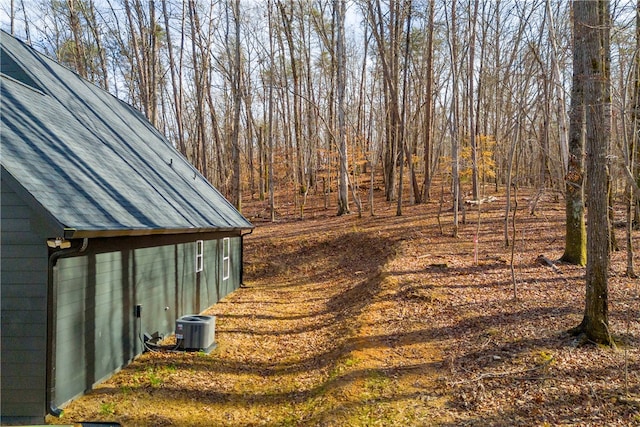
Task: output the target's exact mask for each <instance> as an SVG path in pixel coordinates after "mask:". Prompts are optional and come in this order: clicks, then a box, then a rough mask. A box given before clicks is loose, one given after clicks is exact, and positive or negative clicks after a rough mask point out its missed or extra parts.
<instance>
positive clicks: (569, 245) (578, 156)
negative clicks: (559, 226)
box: [561, 2, 589, 265]
mask: <svg viewBox="0 0 640 427" xmlns="http://www.w3.org/2000/svg"><path fill="white" fill-rule="evenodd" d="M579 3H583V2H575V3H574V26H573V46H574V48H573V78H572V86H571V110H570V113H569V163H568V165H567V175H566V177H565V193H566V196H565V197H566V207H565V214H566V222H565V227H566V228H565V248H564V254H563V255H562V258H561V259H562V261H564V262H568V263H571V264H576V265H586V263H587V229H586V226H585V220H584V166H583V156H584V154H583V152H584V129H585V128H584V126H585V113H586V110H585V104H584V103H585V88H584V84H585V81H584V77H583V76H584V74H585V73H586V71H587V70H585V69H584V67H585V65H586V59H585V55H586V52H585V48H584V47H583V46H584V45H585V43H586V42H587V37H588V34H587V33H588V31H589V28H588V27H586V25H585V24H584V23H582V21H580V22H579V21H578V17H576V16H575V15H576V13H577V12H582V5H579ZM580 19H581V20H582V18H580Z"/></svg>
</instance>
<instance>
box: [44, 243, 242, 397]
mask: <svg viewBox="0 0 640 427" xmlns="http://www.w3.org/2000/svg"><path fill="white" fill-rule="evenodd" d="M222 242H223V240H222V239H213V240H207V241H205V242H204V268H203V271H202V272H199V273H196V272H195V252H196V242H195V239H194V241H191V242H186V243H176V244H171V245H163V246H156V247H143V248H135V247H131V248H129V249H124V250H119V251H109V252H92V247H91V242H90V243H89V247H88V251H87V253H86V254H83V255H82V256H76V257H73V258H65V259H60V260H59V261H58V264H57V266H56V268H55V276H54V277H55V283H56V288H57V295H58V297H57V322H56V339H55V341H56V349H55V351H56V371H55V372H56V376H55V388H56V392H55V403H56V404H57V405H63V404H64V403H66V402H68V401H69V400H70V399H73V398H74V397H76V396H78V395H80V394H82V393H84V392H85V391H86V390H89V389H91V387H92V386H93V385H94V384H96V383H97V382H100V381H101V380H103V379H105V378H107V377H109V376H110V375H111V374H112V373H113V372H115V371H117V370H118V369H120V368H121V367H123V366H125V365H126V364H128V363H129V362H130V361H131V360H132V359H133V358H134V357H135V356H136V355H138V354H140V353H141V352H142V342H141V339H140V337H141V336H142V334H143V333H144V332H147V333H154V332H158V333H160V334H161V335H168V334H172V333H173V332H174V328H175V320H176V319H177V318H178V317H180V316H182V315H185V314H193V313H200V312H202V311H204V310H205V309H206V308H208V307H209V306H211V305H213V304H214V303H216V302H217V301H218V300H219V299H220V298H222V297H224V296H225V295H227V294H228V293H230V292H232V291H233V290H234V289H236V288H237V287H238V286H239V277H240V271H239V268H241V263H240V245H241V243H240V242H241V238H240V237H232V238H231V239H230V243H231V244H230V248H231V258H230V265H231V270H230V277H229V278H228V279H227V280H222V269H221V263H222V245H223V243H222ZM236 270H237V271H236ZM136 304H141V305H142V317H141V319H137V318H136V317H135V306H136ZM79 367H81V369H78V368H79Z"/></svg>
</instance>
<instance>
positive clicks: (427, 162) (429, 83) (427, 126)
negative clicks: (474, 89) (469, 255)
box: [422, 1, 435, 202]
mask: <svg viewBox="0 0 640 427" xmlns="http://www.w3.org/2000/svg"><path fill="white" fill-rule="evenodd" d="M428 25H429V30H428V33H427V75H426V77H425V78H426V85H425V92H426V97H427V103H426V106H425V111H424V115H425V118H424V128H423V132H424V187H423V189H422V193H423V195H424V196H423V200H424V201H425V202H426V201H428V200H429V197H430V192H431V151H432V142H431V137H432V135H433V131H432V130H431V123H432V122H433V98H434V96H433V32H434V26H435V1H430V2H429V22H428Z"/></svg>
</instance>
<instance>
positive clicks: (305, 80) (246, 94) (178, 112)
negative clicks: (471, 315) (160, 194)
mask: <svg viewBox="0 0 640 427" xmlns="http://www.w3.org/2000/svg"><path fill="white" fill-rule="evenodd" d="M8 1H10V3H7V2H8ZM579 3H581V2H577V3H576V4H579ZM637 10H638V4H636V3H635V2H633V1H631V0H629V1H622V2H616V3H615V4H614V5H613V6H612V10H611V17H612V19H611V21H610V25H609V24H607V25H608V26H610V49H611V58H610V65H609V67H610V79H611V92H610V93H611V119H612V123H611V132H610V134H611V145H610V147H609V148H608V157H607V159H608V160H607V162H608V166H609V169H610V171H609V174H610V176H611V202H613V200H615V199H619V198H622V197H624V198H626V199H627V200H629V202H630V200H631V190H630V188H628V184H629V182H628V181H626V179H627V178H628V177H629V176H628V175H632V176H634V177H636V178H635V179H636V180H637V176H638V165H637V163H638V162H637V160H636V158H637V157H638V156H637V154H638V144H637V143H636V139H637V113H636V111H637V109H638V103H639V101H638V98H639V96H638V72H637V70H638V61H639V59H638V55H637V54H636V52H637V50H638V43H639V42H638V25H637V22H636V21H637V19H638V17H637V15H638V14H637ZM3 13H4V14H6V16H5V18H4V19H3V26H5V27H7V30H10V31H11V33H13V34H16V35H18V36H19V37H21V38H23V39H26V40H27V41H29V42H30V43H31V44H32V45H33V46H34V47H36V48H37V49H39V50H42V51H45V52H47V53H49V54H50V55H52V56H54V57H55V58H56V59H57V60H59V61H60V62H62V63H64V64H66V65H68V66H69V67H71V68H73V69H75V70H77V72H78V73H79V74H80V75H81V76H83V77H86V78H88V79H89V80H91V81H93V82H95V84H97V85H99V86H101V87H103V88H105V89H107V90H109V91H111V92H112V93H113V94H114V95H115V96H117V97H119V98H122V99H124V100H126V101H127V102H129V103H131V104H132V105H134V106H135V107H137V108H139V109H140V110H141V111H142V112H143V113H144V114H145V115H146V116H147V117H148V118H149V120H150V121H151V123H153V124H154V125H156V126H157V127H158V128H159V129H161V130H162V131H163V132H164V133H165V134H166V135H168V137H169V138H170V139H171V141H173V143H174V144H175V145H176V147H178V148H179V149H180V151H181V152H182V153H183V154H184V155H185V156H187V157H188V158H189V159H190V160H191V162H192V163H193V164H194V165H195V166H196V167H197V168H198V169H199V170H200V171H201V172H203V174H205V175H206V176H207V177H208V178H209V179H210V180H211V182H212V183H213V184H214V185H215V186H216V187H217V188H218V189H220V190H221V191H222V192H223V193H224V194H225V195H226V196H227V197H228V198H229V199H230V200H232V201H233V202H234V204H235V205H236V206H238V207H241V201H242V199H243V195H245V196H247V197H250V198H251V199H254V198H258V199H260V200H266V199H268V200H270V203H269V205H268V210H269V215H270V216H271V217H272V218H275V217H277V210H278V203H277V201H276V200H274V199H273V191H274V190H282V189H287V191H288V192H289V194H291V195H292V196H293V198H294V199H295V204H296V206H297V209H298V210H299V212H300V216H303V215H304V208H305V202H306V197H307V195H308V193H309V192H314V193H316V194H318V193H319V194H325V195H326V205H327V207H329V206H334V208H335V209H337V212H339V213H344V212H349V211H350V210H351V206H350V202H351V203H353V202H355V203H356V206H357V207H358V210H359V211H360V212H361V211H362V209H363V208H362V206H363V202H364V201H366V200H365V199H368V201H369V210H370V212H371V213H373V212H374V211H375V210H374V207H373V206H372V205H371V200H372V198H371V197H368V198H367V192H366V191H367V190H369V191H373V190H374V188H373V187H372V186H371V182H372V180H373V178H374V177H373V174H374V173H377V172H378V171H382V173H383V176H384V181H383V182H384V191H385V194H386V198H387V200H397V201H398V213H399V214H401V209H402V204H403V203H410V204H412V203H421V202H423V201H426V200H429V198H430V197H432V193H434V191H441V189H435V190H434V189H433V188H432V183H433V179H434V177H438V178H441V181H442V182H443V183H444V185H445V189H444V190H445V191H447V192H450V193H453V194H454V197H453V204H454V205H455V206H454V207H455V210H456V212H457V211H458V210H459V209H462V208H463V205H462V203H461V202H462V201H463V200H464V199H473V200H479V199H481V198H482V197H483V196H484V195H486V194H488V193H490V192H492V191H494V190H497V189H498V188H504V187H505V186H506V187H507V189H509V188H511V187H512V186H523V185H526V186H533V187H535V188H538V189H539V190H540V193H542V192H543V191H547V192H553V193H556V194H557V195H558V197H563V196H565V195H567V194H569V193H571V185H573V184H571V182H573V183H574V184H575V183H576V182H578V181H580V180H581V179H582V177H583V173H582V172H581V170H580V171H574V169H572V165H574V163H575V162H576V161H578V164H579V163H580V162H581V158H580V156H582V153H577V152H571V150H570V143H571V141H572V140H573V139H574V138H580V136H579V135H581V131H580V130H577V131H576V132H578V133H577V134H570V133H569V131H570V129H569V128H570V123H571V121H572V120H577V119H579V118H580V112H579V111H577V110H576V109H570V108H569V102H570V99H571V98H574V99H575V97H576V96H578V95H579V94H578V93H574V94H573V95H574V96H573V97H571V96H569V94H570V93H571V90H572V74H571V73H572V59H574V58H573V54H574V52H573V51H572V37H573V36H572V25H571V23H572V13H573V12H572V2H569V1H558V0H536V1H527V2H513V1H499V0H498V1H493V0H492V1H485V0H482V1H481V0H464V1H453V2H429V1H425V0H388V1H364V0H362V1H360V0H354V1H349V2H344V1H338V0H335V1H334V0H331V1H330V0H314V1H304V2H298V1H286V0H265V1H260V2H248V1H247V2H241V1H240V0H224V1H223V0H210V1H203V0H200V1H195V0H189V1H174V0H156V1H140V0H104V1H96V0H64V1H59V0H38V1H29V2H25V1H24V0H5V2H4V4H3ZM576 155H577V156H578V157H576ZM568 171H570V172H571V173H569V174H568V175H567V172H568ZM572 176H573V177H574V178H575V179H574V181H572V178H571V177H572ZM566 177H567V178H568V180H567V181H566V182H567V184H566V185H565V178H566ZM575 180H577V181H575ZM400 183H403V185H400ZM403 190H404V191H403ZM269 196H270V197H269ZM350 199H351V200H350ZM361 199H363V200H361ZM332 209H333V208H332ZM532 212H535V206H534V208H533V209H532ZM633 215H635V218H636V222H637V219H638V209H637V207H636V208H635V209H634V211H633ZM459 220H460V219H459V218H458V216H457V215H455V216H454V223H456V224H457V223H458V221H459ZM506 225H507V224H505V240H506V241H507V243H508V236H507V235H506V228H507V227H506ZM454 232H455V231H454Z"/></svg>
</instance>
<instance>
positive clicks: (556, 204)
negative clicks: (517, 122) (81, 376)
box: [48, 194, 640, 426]
mask: <svg viewBox="0 0 640 427" xmlns="http://www.w3.org/2000/svg"><path fill="white" fill-rule="evenodd" d="M556 199H557V198H556V197H554V196H553V195H551V194H548V195H543V196H542V198H541V199H540V201H539V203H538V205H537V210H536V215H535V216H532V215H529V212H528V210H529V209H528V208H529V205H528V201H529V199H527V197H526V196H520V200H519V204H518V211H517V213H516V216H515V238H513V236H511V233H512V232H513V228H512V227H511V225H510V226H509V228H508V231H509V234H510V236H511V241H512V242H513V243H514V245H512V246H511V247H505V239H504V209H505V198H504V196H503V197H499V196H497V199H496V200H495V201H493V202H491V203H487V204H484V205H482V207H481V212H480V215H478V209H477V207H475V206H469V207H468V208H467V213H466V224H461V226H460V230H459V237H457V238H454V237H451V231H452V227H451V224H452V212H451V211H446V209H445V211H443V212H442V214H441V215H440V220H441V221H440V223H441V224H442V228H441V227H440V225H439V223H438V211H439V204H438V201H437V200H435V201H433V202H430V203H428V204H426V205H419V206H406V207H404V208H403V215H402V216H396V207H395V204H387V203H386V202H384V201H378V202H377V204H376V206H375V210H376V215H375V216H370V215H369V213H368V207H365V209H366V212H363V217H362V218H358V216H357V214H356V213H352V214H350V215H346V216H342V217H336V216H335V215H334V213H335V207H330V208H329V209H328V210H325V209H324V206H323V201H322V200H321V199H317V200H313V199H312V200H310V202H309V203H308V206H307V210H306V212H305V217H306V218H305V219H304V220H300V219H297V218H296V217H297V216H299V212H296V209H295V208H294V207H293V206H292V205H287V204H281V205H280V209H279V212H278V221H277V222H275V223H271V222H270V221H267V220H265V219H262V218H261V217H264V216H265V215H264V214H265V212H266V204H265V203H263V202H253V203H247V204H246V205H245V206H246V207H245V215H246V216H247V217H248V218H249V219H250V220H252V221H253V222H254V224H255V225H256V229H255V231H254V232H253V234H251V235H249V236H247V237H246V238H245V244H246V249H245V286H244V287H243V288H241V289H239V290H238V291H236V292H234V293H233V294H231V295H230V296H228V297H227V298H225V299H224V300H222V301H221V302H220V303H218V304H216V305H215V306H213V307H212V308H211V309H209V310H208V311H207V314H213V315H215V316H216V328H217V329H216V341H217V343H218V348H217V349H216V350H215V351H214V352H213V353H211V354H210V355H205V354H203V353H169V352H162V353H145V354H144V355H142V356H141V357H139V358H138V359H137V360H136V361H135V362H134V363H133V364H131V365H130V366H129V367H127V368H125V369H123V370H122V371H121V372H119V373H118V374H116V375H115V376H114V377H112V378H111V379H109V380H108V381H106V382H105V383H103V384H101V385H99V386H98V387H97V388H96V389H95V390H94V391H93V392H91V393H90V394H88V395H86V396H84V397H82V398H80V399H78V400H76V401H75V402H73V403H71V404H70V405H69V406H68V407H66V408H65V410H64V414H63V417H62V418H60V419H49V420H48V421H49V422H50V423H63V424H69V423H74V422H80V421H82V420H105V421H106V420H111V421H118V422H120V423H121V424H122V425H124V426H137V425H141V426H146V425H149V426H152V425H153V426H162V425H179V426H375V425H382V426H491V425H494V426H532V425H536V426H546V425H548V426H558V425H560V426H605V425H606V426H629V425H640V284H639V282H640V281H639V280H638V279H629V278H627V277H625V276H624V272H625V259H626V252H625V251H619V252H615V253H613V254H612V263H611V276H610V282H609V311H610V327H611V330H612V333H613V334H614V336H615V337H616V340H617V343H618V345H617V348H616V349H611V348H605V347H599V346H595V345H592V344H589V343H586V344H585V343H581V342H579V341H578V340H576V339H575V338H574V337H571V336H569V335H567V334H566V333H565V331H566V330H568V329H569V328H571V327H573V326H576V325H577V324H579V323H580V321H581V319H582V312H583V306H584V293H585V289H584V288H585V277H584V276H585V269H584V268H582V267H576V266H571V265H566V264H562V263H558V262H556V263H555V268H552V267H551V266H549V265H546V264H544V263H541V262H540V260H539V255H544V256H545V257H547V258H548V259H550V260H554V261H555V260H557V259H558V258H560V256H561V255H562V252H563V248H564V237H563V236H564V225H563V221H564V206H563V204H562V199H560V200H556ZM352 209H355V206H353V207H352ZM620 218H621V219H622V214H620ZM476 235H477V239H476ZM617 235H618V239H619V241H620V243H621V244H622V242H623V238H624V230H622V229H618V230H617ZM634 239H635V240H634V244H635V248H636V251H638V252H640V247H639V245H638V242H639V239H640V234H636V236H635V237H634ZM512 248H513V252H512ZM512 265H513V269H512V268H511V266H512ZM635 265H636V269H637V270H640V259H638V256H637V255H636V261H635Z"/></svg>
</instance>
